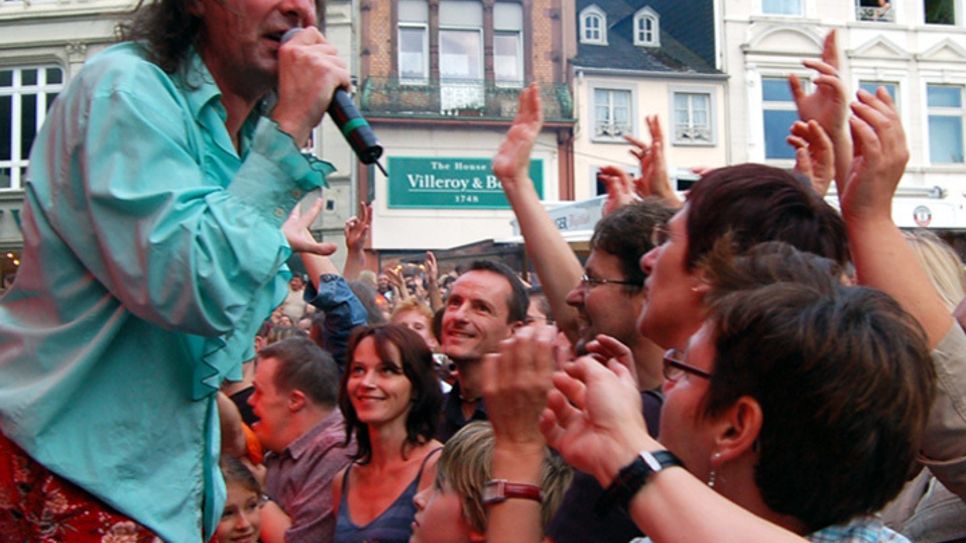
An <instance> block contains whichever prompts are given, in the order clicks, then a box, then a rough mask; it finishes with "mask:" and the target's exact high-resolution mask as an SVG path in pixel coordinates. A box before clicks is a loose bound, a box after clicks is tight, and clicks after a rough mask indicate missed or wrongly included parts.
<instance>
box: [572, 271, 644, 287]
mask: <svg viewBox="0 0 966 543" xmlns="http://www.w3.org/2000/svg"><path fill="white" fill-rule="evenodd" d="M607 284H612V285H628V286H632V287H639V286H641V284H640V283H638V282H636V281H627V280H617V279H598V278H596V277H591V276H589V275H587V274H586V273H585V274H583V275H581V276H580V286H581V287H583V288H585V289H590V288H593V287H596V286H597V285H607Z"/></svg>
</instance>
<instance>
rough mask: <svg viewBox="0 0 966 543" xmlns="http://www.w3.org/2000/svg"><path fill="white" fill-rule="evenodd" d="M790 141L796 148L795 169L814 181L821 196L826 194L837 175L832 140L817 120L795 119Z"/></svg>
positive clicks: (813, 186) (814, 185) (813, 184)
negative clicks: (805, 121) (804, 120)
mask: <svg viewBox="0 0 966 543" xmlns="http://www.w3.org/2000/svg"><path fill="white" fill-rule="evenodd" d="M788 143H789V144H790V145H791V146H792V147H794V148H795V171H797V172H798V173H800V174H802V175H804V176H805V177H807V178H808V179H809V180H810V181H811V182H812V188H813V189H815V192H817V193H818V195H819V196H825V194H826V193H827V192H828V187H829V185H831V184H832V179H833V178H834V177H835V152H834V151H833V149H832V140H831V139H829V137H828V134H826V133H825V130H823V129H822V127H821V125H819V124H818V122H817V121H815V120H811V121H808V122H807V123H804V122H802V121H795V124H793V125H792V128H791V135H789V136H788Z"/></svg>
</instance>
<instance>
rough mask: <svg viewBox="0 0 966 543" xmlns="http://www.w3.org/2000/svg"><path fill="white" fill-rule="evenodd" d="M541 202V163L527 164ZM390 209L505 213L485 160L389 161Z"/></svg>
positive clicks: (500, 190) (497, 183)
mask: <svg viewBox="0 0 966 543" xmlns="http://www.w3.org/2000/svg"><path fill="white" fill-rule="evenodd" d="M530 179H532V180H533V185H534V188H536V190H537V195H539V196H540V198H541V199H542V198H543V160H531V161H530ZM388 206H389V207H390V208H410V209H414V208H418V209H509V208H510V204H509V203H508V202H507V200H506V197H505V196H504V195H503V188H502V187H501V186H500V180H499V179H497V178H496V176H495V175H493V170H492V169H491V168H490V159H488V158H441V157H431V158H428V157H390V158H389V199H388Z"/></svg>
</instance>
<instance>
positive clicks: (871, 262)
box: [839, 88, 953, 347]
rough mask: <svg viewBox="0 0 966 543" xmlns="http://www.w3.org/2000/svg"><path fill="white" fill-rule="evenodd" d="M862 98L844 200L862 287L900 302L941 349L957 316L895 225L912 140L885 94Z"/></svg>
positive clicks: (853, 122) (857, 106) (854, 126)
mask: <svg viewBox="0 0 966 543" xmlns="http://www.w3.org/2000/svg"><path fill="white" fill-rule="evenodd" d="M857 96H858V101H857V102H854V103H853V104H852V110H853V112H854V113H855V116H854V117H852V118H851V119H850V124H851V127H852V136H853V138H854V141H855V157H854V159H853V162H852V171H851V173H850V174H849V177H848V182H847V183H846V185H845V190H844V191H843V192H841V193H840V197H839V199H840V201H841V208H842V216H843V218H844V219H845V224H846V228H847V230H848V234H849V246H850V249H851V251H852V260H853V263H854V264H855V271H856V275H857V277H858V281H859V283H861V284H864V285H869V286H872V287H875V288H877V289H879V290H882V291H884V292H886V293H887V294H889V295H890V296H892V297H893V298H895V299H896V300H897V301H898V302H899V303H900V304H901V305H902V307H903V308H904V309H905V310H906V311H908V312H909V313H911V314H912V315H913V316H914V317H915V318H916V320H918V321H919V323H920V324H921V325H922V327H923V328H924V329H925V330H926V334H927V335H928V336H929V345H930V347H935V346H936V344H937V343H939V340H940V339H942V338H943V336H945V335H946V333H947V332H948V331H949V327H950V326H951V325H952V322H953V319H952V315H951V314H950V312H949V311H948V310H947V309H946V307H945V306H944V305H943V303H942V299H941V298H940V297H939V294H938V293H937V292H936V289H935V288H934V287H933V286H932V283H931V282H930V281H929V277H928V276H927V275H926V271H925V270H924V269H923V268H922V266H921V265H920V264H919V260H918V259H916V257H915V254H914V252H913V250H912V248H911V247H909V244H908V243H907V242H906V240H905V238H904V237H903V236H902V233H901V232H900V231H899V228H898V227H897V226H896V225H895V223H894V222H893V221H892V197H893V195H894V194H895V191H896V187H897V186H898V185H899V180H900V179H901V178H902V174H903V172H904V170H905V166H906V161H908V160H909V150H908V148H907V147H906V136H905V133H904V132H903V129H902V124H901V121H900V120H899V115H898V113H897V112H896V110H895V107H894V105H893V104H892V99H891V98H890V97H889V94H888V93H887V92H886V91H885V89H882V88H880V89H879V90H878V92H877V93H876V94H875V95H873V94H871V93H869V92H866V91H864V90H860V91H859V92H858V94H857Z"/></svg>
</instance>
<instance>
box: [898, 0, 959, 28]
mask: <svg viewBox="0 0 966 543" xmlns="http://www.w3.org/2000/svg"><path fill="white" fill-rule="evenodd" d="M952 2H953V24H951V25H947V24H942V23H927V22H926V0H919V4H920V6H921V9H922V24H924V25H929V26H931V27H939V28H950V27H954V26H961V25H962V24H963V15H962V14H963V0H952ZM893 3H894V2H893Z"/></svg>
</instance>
